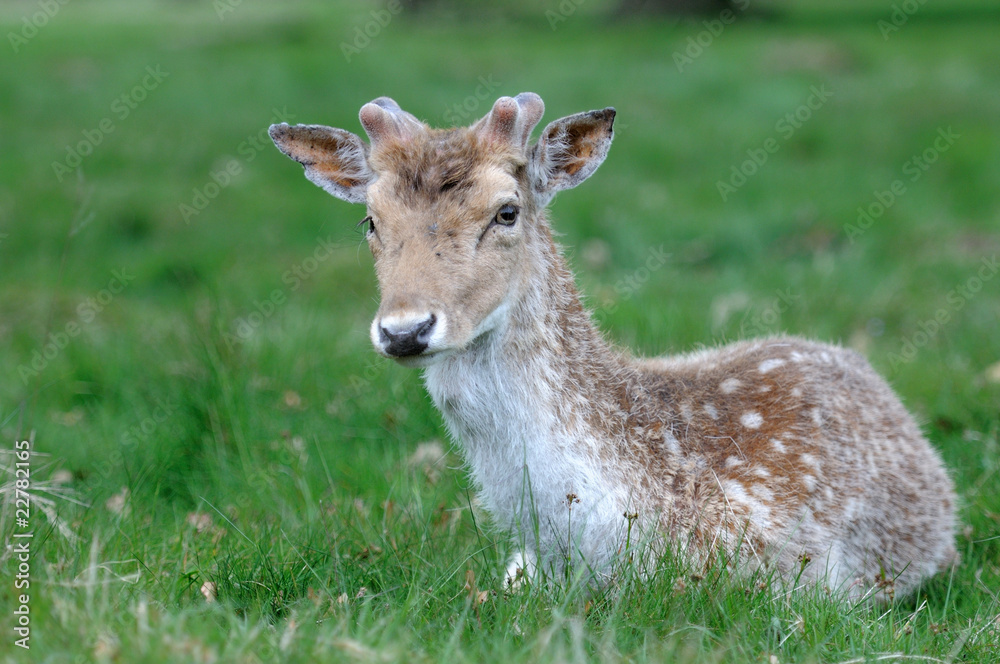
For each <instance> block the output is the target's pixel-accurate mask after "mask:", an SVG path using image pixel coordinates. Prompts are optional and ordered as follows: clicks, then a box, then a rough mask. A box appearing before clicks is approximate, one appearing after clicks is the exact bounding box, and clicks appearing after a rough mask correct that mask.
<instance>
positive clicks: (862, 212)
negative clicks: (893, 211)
mask: <svg viewBox="0 0 1000 664" xmlns="http://www.w3.org/2000/svg"><path fill="white" fill-rule="evenodd" d="M961 137H962V135H961V134H956V133H955V132H954V131H952V129H951V127H948V128H939V129H938V132H937V137H936V138H935V139H934V143H933V144H932V145H931V146H930V147H928V148H926V149H925V150H923V151H922V152H920V154H915V155H913V156H912V157H910V158H909V159H907V160H906V161H905V162H903V165H902V167H901V171H902V173H903V175H904V176H906V179H905V180H904V179H903V178H897V179H895V180H893V181H892V183H891V184H890V185H889V188H888V189H885V190H881V191H880V190H875V191H873V192H872V197H873V198H874V199H875V200H873V201H872V202H871V203H869V204H868V205H859V206H858V209H857V212H858V218H857V221H855V222H854V223H853V224H852V223H847V224H844V232H845V233H846V234H847V239H848V240H850V241H851V244H854V241H855V240H856V239H857V238H859V237H861V236H862V235H864V234H865V233H866V232H867V231H868V229H869V228H871V227H872V225H873V224H874V223H875V220H876V219H878V218H880V217H881V216H882V215H883V214H885V212H886V210H888V209H889V208H891V207H892V206H893V205H895V204H896V201H898V200H899V199H900V197H902V196H903V195H904V194H906V192H907V185H906V183H907V182H909V183H911V184H912V183H914V182H917V181H918V180H920V178H922V177H923V176H924V174H925V173H926V172H927V171H929V170H930V169H931V166H933V165H934V164H935V163H936V162H937V160H938V159H940V158H941V155H942V154H943V153H945V152H947V151H948V150H949V149H950V148H951V146H952V145H954V144H955V141H957V140H958V139H960V138H961Z"/></svg>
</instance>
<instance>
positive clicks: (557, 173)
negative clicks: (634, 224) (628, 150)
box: [529, 108, 615, 201]
mask: <svg viewBox="0 0 1000 664" xmlns="http://www.w3.org/2000/svg"><path fill="white" fill-rule="evenodd" d="M614 123H615V109H613V108H605V109H604V110H600V111H590V112H587V113H578V114H576V115H571V116H569V117H566V118H562V119H560V120H556V121H555V122H553V123H551V124H550V125H549V126H547V127H546V128H545V129H544V130H543V131H542V136H541V138H539V139H538V143H536V144H535V146H534V147H533V149H532V152H531V155H530V164H529V167H530V168H531V169H532V171H533V172H532V179H533V180H534V182H533V186H534V189H535V191H536V192H537V193H538V194H539V195H540V196H542V197H543V198H544V199H545V200H546V201H547V200H548V199H550V198H552V196H554V195H555V193H556V192H557V191H560V190H562V189H569V188H571V187H575V186H576V185H578V184H580V183H581V182H583V181H584V180H586V179H587V178H589V177H590V176H591V175H592V174H593V173H594V171H596V170H597V167H598V166H600V165H601V163H602V162H603V161H604V158H605V157H607V156H608V149H609V148H610V147H611V138H612V137H613V135H614V131H613V129H612V127H613V125H614Z"/></svg>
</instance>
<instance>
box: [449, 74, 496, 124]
mask: <svg viewBox="0 0 1000 664" xmlns="http://www.w3.org/2000/svg"><path fill="white" fill-rule="evenodd" d="M478 82H479V85H477V86H476V90H475V92H473V93H472V94H471V95H469V96H468V97H466V98H465V99H463V100H462V101H461V102H459V103H457V104H455V105H454V106H451V107H449V108H447V109H445V112H444V114H443V117H444V121H445V122H447V123H449V124H451V125H460V124H462V123H463V122H465V121H466V120H468V119H469V118H470V117H472V116H473V114H474V113H475V112H476V109H478V108H479V106H480V105H481V104H482V103H483V102H484V101H487V100H489V99H492V98H493V92H494V91H495V90H496V89H497V88H499V87H500V86H501V85H503V83H500V82H499V81H494V80H493V74H490V75H489V76H486V77H485V78H484V77H482V76H480V77H479V79H478Z"/></svg>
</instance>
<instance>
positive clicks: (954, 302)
mask: <svg viewBox="0 0 1000 664" xmlns="http://www.w3.org/2000/svg"><path fill="white" fill-rule="evenodd" d="M997 272H1000V263H998V261H997V257H996V256H995V255H994V256H992V257H983V259H982V260H981V261H980V265H979V268H978V269H977V270H976V272H975V274H973V275H972V276H971V277H969V278H968V279H966V280H965V281H963V282H962V283H959V284H956V285H955V287H954V288H952V289H951V290H950V291H948V294H947V295H946V296H945V302H944V306H942V307H939V308H938V309H937V310H936V311H935V312H934V315H933V316H931V317H930V318H927V319H925V320H922V321H920V322H919V323H917V325H916V328H917V329H916V330H914V331H913V332H911V333H910V334H909V335H903V336H902V337H901V338H900V347H899V352H898V353H889V369H890V371H892V372H895V371H896V370H898V369H899V367H901V366H902V365H904V364H909V363H910V362H912V361H913V360H914V359H915V358H916V357H917V353H919V352H920V349H921V348H923V347H924V346H926V345H927V344H929V343H930V342H931V341H933V340H934V339H935V338H936V337H937V335H938V334H939V333H940V332H941V330H942V329H944V327H945V326H946V325H948V323H950V322H951V321H952V320H953V318H954V316H955V314H957V313H958V312H959V311H961V310H962V309H964V308H965V305H967V304H968V303H969V301H970V300H972V298H974V297H975V296H976V295H977V294H978V293H979V292H980V291H982V290H983V287H984V286H985V285H986V284H987V283H988V282H990V281H991V280H992V279H993V278H994V277H995V276H996V275H997Z"/></svg>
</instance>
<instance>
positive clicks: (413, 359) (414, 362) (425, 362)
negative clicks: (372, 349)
mask: <svg viewBox="0 0 1000 664" xmlns="http://www.w3.org/2000/svg"><path fill="white" fill-rule="evenodd" d="M456 352H458V351H456V349H453V348H442V349H441V350H426V351H424V352H423V353H421V354H420V355H408V356H406V357H393V356H391V355H386V357H389V358H391V359H393V360H395V361H396V363H397V364H399V365H400V366H403V367H407V368H409V369H424V368H426V367H429V366H433V365H435V364H438V363H439V362H442V361H444V360H445V359H447V358H449V357H452V356H453V355H455V353H456ZM382 354H383V355H385V354H384V353H382Z"/></svg>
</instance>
